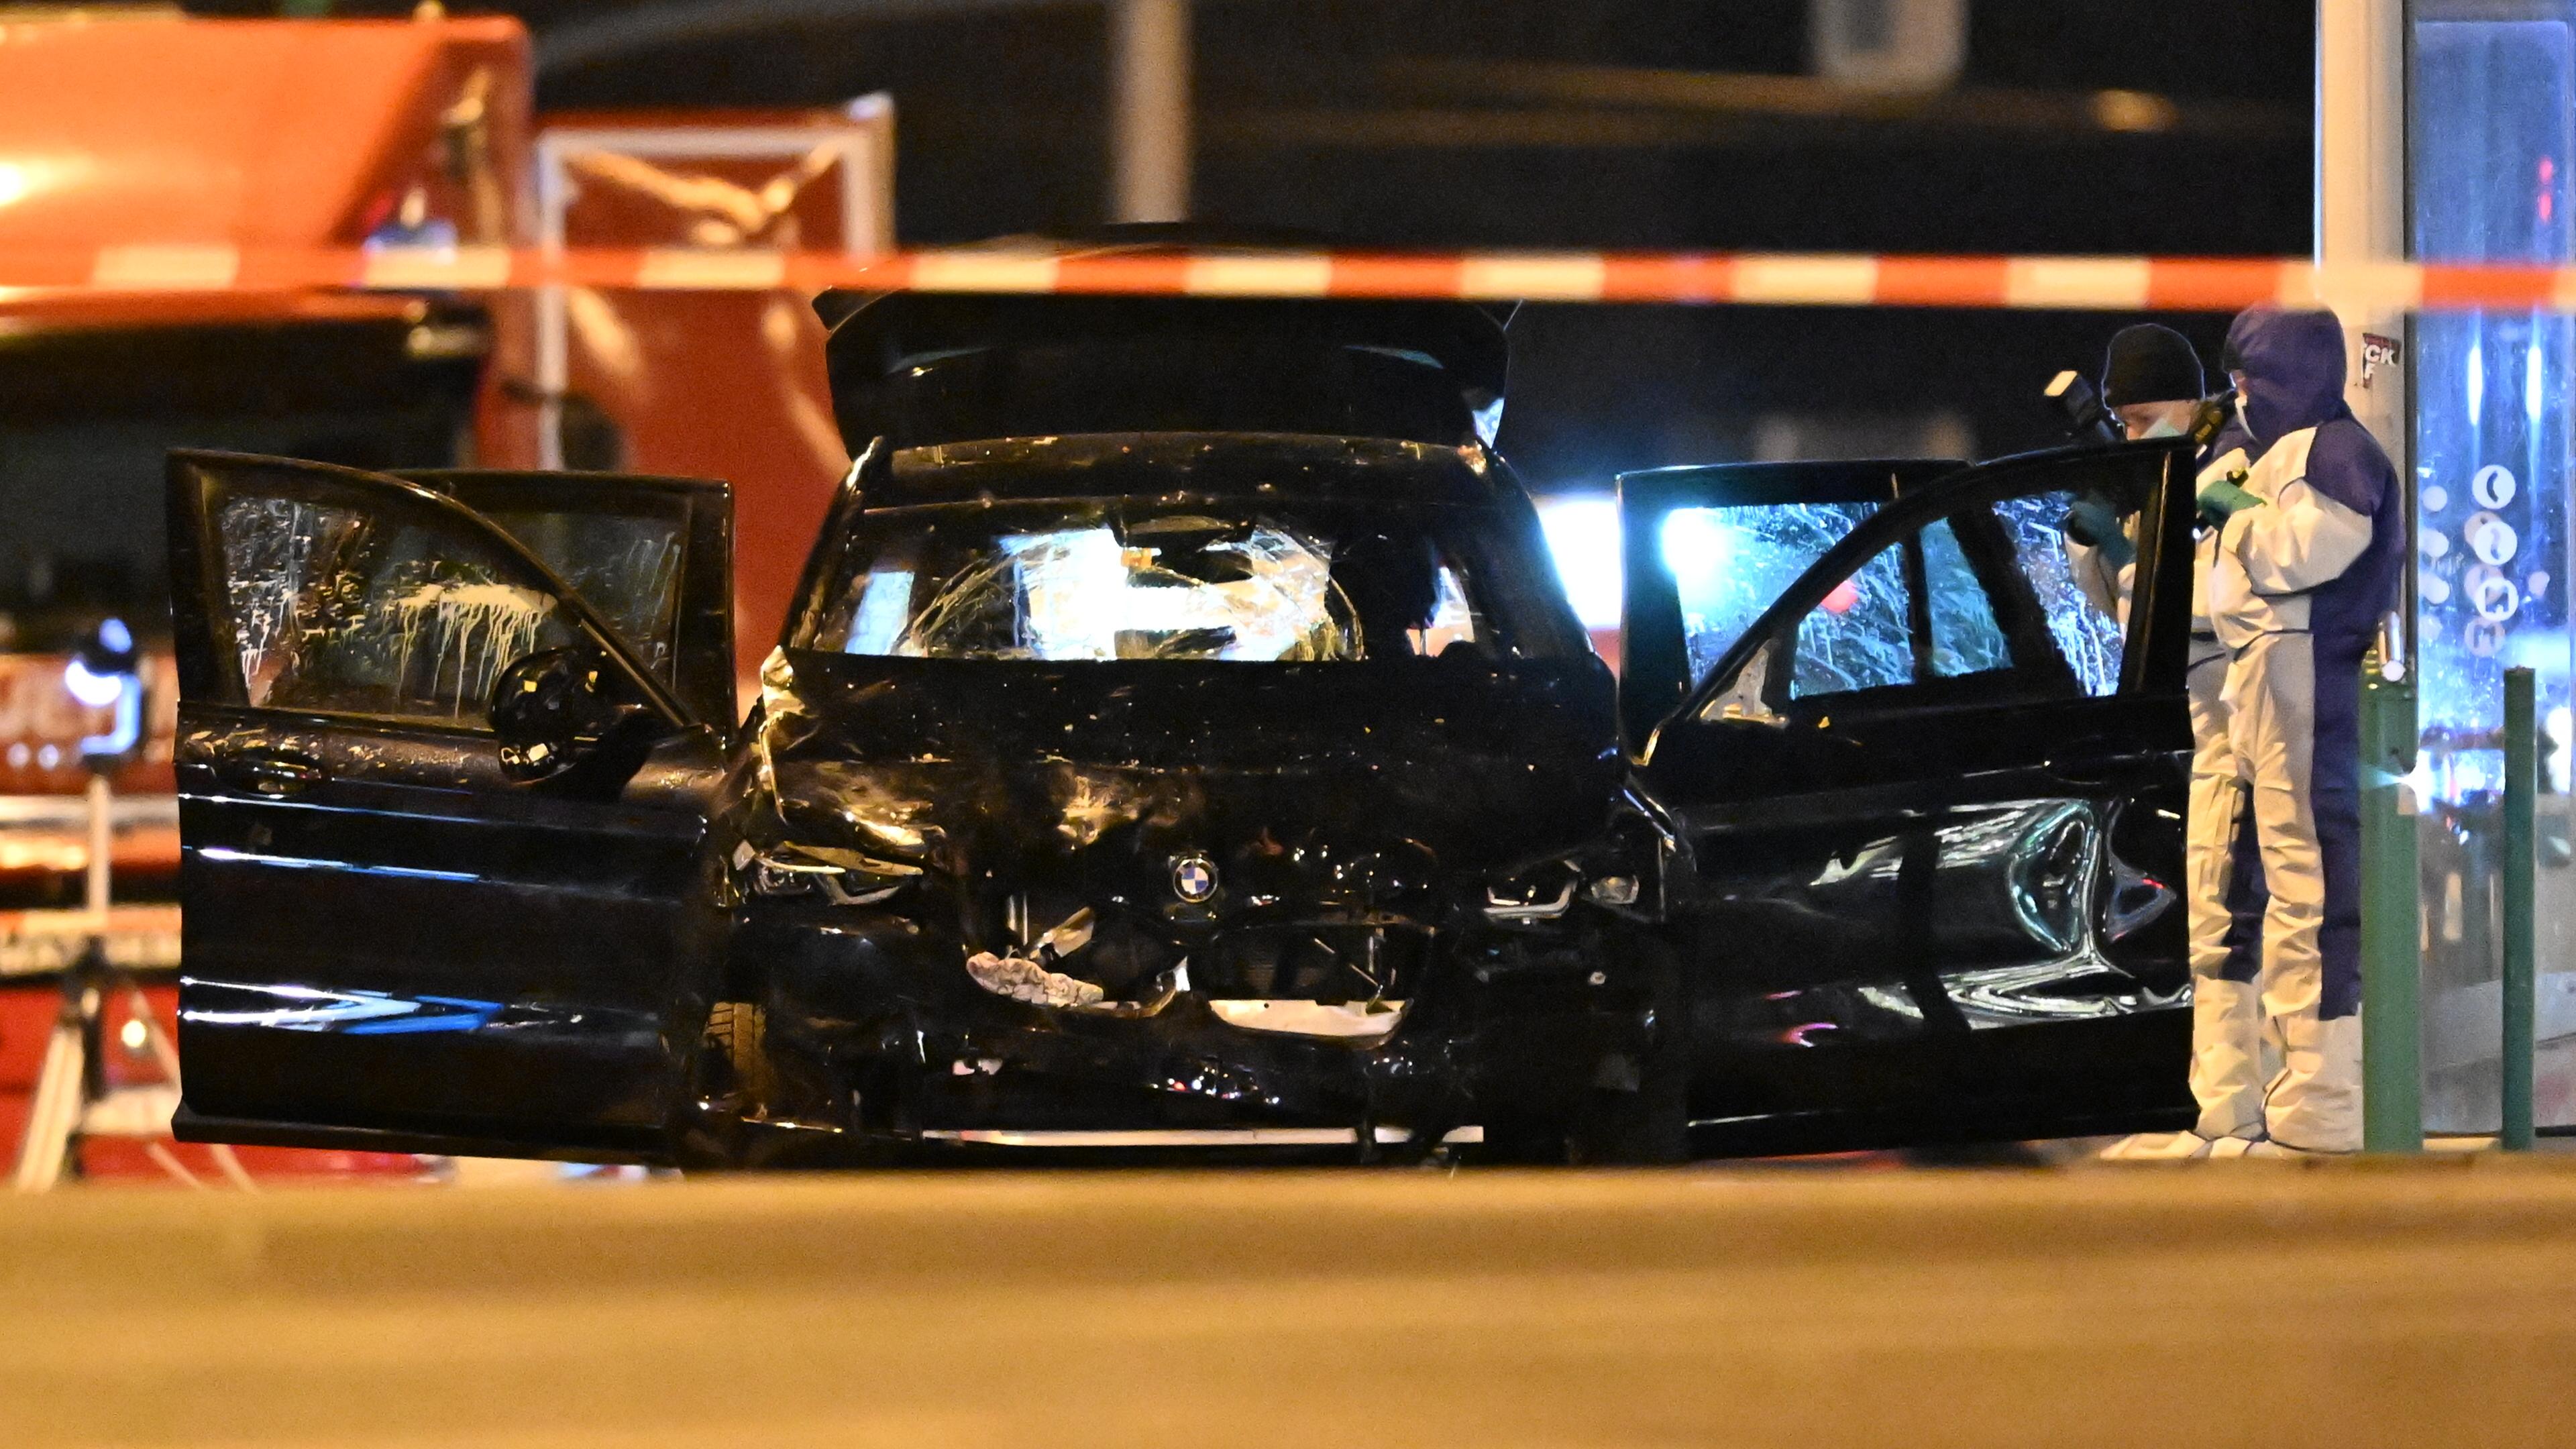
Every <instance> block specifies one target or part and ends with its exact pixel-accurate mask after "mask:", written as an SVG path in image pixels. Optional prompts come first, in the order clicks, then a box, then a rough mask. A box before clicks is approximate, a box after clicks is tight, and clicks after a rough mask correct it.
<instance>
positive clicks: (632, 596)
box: [481, 495, 689, 684]
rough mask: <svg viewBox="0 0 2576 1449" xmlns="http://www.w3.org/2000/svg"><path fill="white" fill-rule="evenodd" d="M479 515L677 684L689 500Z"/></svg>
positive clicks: (653, 499) (651, 666)
mask: <svg viewBox="0 0 2576 1449" xmlns="http://www.w3.org/2000/svg"><path fill="white" fill-rule="evenodd" d="M481 512H482V513H483V516H484V517H486V518H488V519H490V520H492V522H493V523H494V524H495V525H497V526H498V527H499V528H500V529H501V531H502V532H504V533H507V534H508V535H510V536H511V537H512V538H515V539H517V540H518V541H519V544H520V546H521V547H524V548H525V549H527V551H528V552H530V553H532V554H535V555H536V556H537V557H538V558H540V559H542V560H544V561H545V565H546V567H548V568H550V569H553V570H554V571H555V573H556V575H557V576H558V577H560V578H561V579H562V580H563V581H564V582H565V583H567V584H570V585H571V586H572V588H573V591H574V592H575V593H578V594H580V595H581V596H582V597H583V598H584V599H587V600H589V601H590V606H591V607H592V608H594V609H596V610H598V611H599V614H600V617H601V618H603V619H605V620H607V621H608V623H609V625H610V626H611V627H613V628H614V629H616V630H617V632H618V634H619V636H620V637H622V638H624V639H625V640H626V641H627V642H628V643H630V644H632V645H634V646H635V652H636V653H637V654H638V655H639V656H641V658H642V661H643V664H644V667H645V668H647V669H650V670H652V671H653V673H654V674H655V676H657V677H659V678H660V679H662V680H664V681H665V682H667V683H674V684H676V683H677V682H678V681H677V679H676V676H675V673H674V668H673V664H674V659H675V656H676V654H677V652H678V645H679V640H678V634H679V613H680V577H681V573H680V564H681V556H682V552H683V550H684V549H685V547H686V539H687V536H688V535H687V529H688V523H689V514H688V504H687V503H686V501H685V500H682V499H679V498H671V497H654V496H650V495H647V496H643V497H637V498H633V499H628V500H623V501H622V507H621V508H620V510H619V511H616V512H607V511H593V512H583V513H570V512H561V511H554V510H536V509H508V508H491V509H484V510H481Z"/></svg>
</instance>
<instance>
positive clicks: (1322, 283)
mask: <svg viewBox="0 0 2576 1449" xmlns="http://www.w3.org/2000/svg"><path fill="white" fill-rule="evenodd" d="M550 285H563V286H575V287H602V288H635V289H640V290H646V291H771V290H776V289H782V288H784V289H794V290H804V291H813V290H820V289H822V288H825V287H849V288H859V289H867V290H889V291H891V290H908V291H916V292H981V293H1018V294H1047V293H1054V294H1089V295H1107V296H1139V297H1177V296H1194V297H1412V298H1456V299H1464V300H1472V301H1533V302H1666V303H1682V304H1719V303H1734V304H1750V305H1769V306H1825V307H1865V306H1878V307H1980V308H1984V307H2010V308H2040V309H2070V308H2072V309H2091V310H2105V311H2138V310H2160V311H2213V312H2223V311H2233V310H2236V309H2238V308H2242V307H2248V306H2252V305H2254V304H2256V303H2264V302H2273V303H2280V304H2283V305H2287V306H2304V305H2316V304H2325V305H2330V306H2333V307H2336V308H2338V309H2344V310H2349V311H2354V312H2401V311H2532V310H2552V311H2562V312H2566V311H2576V267H2546V266H2522V265H2504V264H2476V265H2454V264H2434V263H2424V264H2419V263H2392V264H2385V265H2368V266H2337V267H2331V268H2320V267H2318V266H2315V265H2313V264H2311V263H2309V262H2305V261H2299V260H2289V259H2276V258H2260V257H2254V258H2241V257H2240V258H2231V257H2109V256H2103V257H2094V256H1901V255H1865V254H1833V253H1794V252H1770V253H1765V252H1706V253H1676V252H1654V253H1647V252H1561V251H1549V252H1542V251H1466V252H1413V253H1400V252H1338V251H1335V252H1327V251H1248V250H1247V251H1237V250H1223V251H1204V252H1178V251H1173V252H1162V251H1151V252H1104V253H1093V254H1084V255H1061V254H1055V253H1047V252H1034V251H1009V250H997V249H990V248H982V247H976V248H955V249H935V250H921V251H908V252H891V253H884V254H878V255H855V254H850V253H844V252H823V251H777V250H765V249H760V248H729V249H721V250H711V249H693V248H681V247H658V248H581V249H573V250H566V251H559V252H553V253H548V252H545V251H541V250H537V249H528V248H521V249H512V248H505V247H474V246H458V247H365V248H354V247H353V248H343V249H314V248H262V247H240V246H230V245H200V244H137V245H126V246H110V247H89V248H56V249H45V248H28V247H5V246H0V298H5V296H6V294H7V292H8V291H10V290H12V289H21V288H26V289H43V290H46V291H53V292H60V291H72V292H89V293H169V292H203V291H233V290H271V289H286V290H294V289H303V288H357V289H372V290H390V291H407V292H417V291H459V292H483V291H500V290H507V289H511V288H525V287H541V286H550Z"/></svg>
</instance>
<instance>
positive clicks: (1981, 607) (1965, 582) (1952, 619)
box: [1922, 518, 2013, 679]
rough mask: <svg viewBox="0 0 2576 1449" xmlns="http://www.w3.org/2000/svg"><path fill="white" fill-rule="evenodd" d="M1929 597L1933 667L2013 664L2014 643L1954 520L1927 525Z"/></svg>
mask: <svg viewBox="0 0 2576 1449" xmlns="http://www.w3.org/2000/svg"><path fill="white" fill-rule="evenodd" d="M1922 539H1923V579H1924V588H1923V592H1924V597H1925V598H1926V599H1927V600H1928V601H1929V603H1930V605H1931V607H1930V610H1929V613H1930V615H1931V618H1930V621H1929V622H1930V624H1931V629H1932V654H1931V659H1930V664H1931V666H1932V668H1931V672H1932V673H1933V674H1935V675H1937V676H1939V677H1941V678H1945V679H1947V678H1955V677H1957V676H1959V675H1964V674H1984V673H1986V672H1988V671H1990V670H1996V669H2010V668H2012V662H2013V661H2012V645H2011V643H2010V642H2008V641H2007V640H2006V639H2005V638H2004V629H2003V625H2002V624H2000V623H1998V622H1996V620H1995V606H1994V601H1993V600H1991V599H1989V598H1987V597H1986V590H1985V585H1984V584H1982V583H1980V582H1979V581H1978V579H1977V572H1976V570H1975V568H1974V567H1972V566H1971V565H1970V564H1969V563H1968V556H1967V554H1966V553H1965V552H1963V551H1962V550H1961V549H1960V547H1959V535H1958V533H1957V532H1956V531H1955V530H1953V529H1952V528H1951V527H1950V520H1948V519H1946V518H1944V519H1940V520H1938V521H1936V522H1934V523H1933V524H1931V525H1930V526H1928V527H1926V528H1925V529H1924V530H1923V534H1922Z"/></svg>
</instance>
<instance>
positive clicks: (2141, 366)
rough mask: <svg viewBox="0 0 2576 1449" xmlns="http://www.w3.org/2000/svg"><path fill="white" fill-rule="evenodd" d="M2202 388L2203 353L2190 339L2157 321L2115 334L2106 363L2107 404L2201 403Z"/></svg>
mask: <svg viewBox="0 0 2576 1449" xmlns="http://www.w3.org/2000/svg"><path fill="white" fill-rule="evenodd" d="M2201 391H2202V388H2201V379H2200V354H2199V353H2198V352H2195V351H2193V350H2192V346H2191V339H2190V338H2188V337H2185V336H2183V335H2182V334H2181V333H2179V332H2176V331H2175V330H2173V329H2172V328H2170V327H2159V326H2157V325H2156V324H2155V323H2153V322H2141V323H2138V324H2137V325H2136V326H2134V327H2123V328H2121V329H2120V330H2119V331H2118V332H2116V333H2113V334H2112V336H2111V355H2110V356H2109V357H2107V358H2105V359H2103V362H2102V402H2103V405H2104V406H2106V407H2115V408H2116V407H2126V406H2128V405H2129V404H2130V403H2150V402H2198V401H2199V400H2200V397H2201Z"/></svg>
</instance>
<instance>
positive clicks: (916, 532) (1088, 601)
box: [812, 496, 1583, 663]
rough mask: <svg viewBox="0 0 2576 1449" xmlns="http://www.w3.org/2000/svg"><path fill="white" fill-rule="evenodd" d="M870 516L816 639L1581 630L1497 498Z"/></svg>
mask: <svg viewBox="0 0 2576 1449" xmlns="http://www.w3.org/2000/svg"><path fill="white" fill-rule="evenodd" d="M859 529H860V533H859V536H858V538H857V539H855V540H854V544H855V546H854V547H853V548H852V550H851V551H850V558H851V562H850V564H849V565H848V566H847V571H846V572H845V574H844V576H843V578H842V580H841V581H840V583H839V586H838V588H837V591H836V594H835V596H834V604H833V607H832V609H831V610H830V611H829V613H828V616H827V620H826V622H825V624H824V627H823V631H822V633H823V637H821V638H817V639H815V640H813V641H812V643H813V646H814V647H817V648H837V649H839V650H841V651H843V652H845V653H850V654H873V655H893V656H897V657H904V658H926V659H1018V660H1047V661H1075V660H1091V661H1104V660H1140V659H1160V660H1190V661H1200V662H1207V661H1231V662H1242V663H1302V662H1338V661H1357V660H1371V659H1388V658H1427V657H1437V656H1446V655H1455V654H1462V653H1463V654H1470V655H1476V656H1481V657H1486V658H1502V657H1531V656H1547V657H1554V656H1557V655H1560V654H1564V653H1568V652H1571V650H1573V649H1579V648H1581V647H1583V646H1582V644H1581V642H1580V640H1579V637H1573V636H1572V630H1571V628H1570V625H1569V624H1568V623H1567V622H1566V621H1564V620H1562V619H1560V618H1559V617H1558V616H1559V615H1561V614H1562V613H1563V607H1562V604H1561V601H1560V602H1558V603H1556V605H1555V606H1554V608H1553V610H1551V608H1550V606H1549V602H1548V600H1547V599H1546V597H1545V596H1544V595H1543V594H1540V593H1538V592H1536V590H1537V589H1539V588H1544V587H1547V586H1548V585H1549V583H1550V576H1549V575H1548V574H1547V572H1546V570H1545V563H1544V560H1539V559H1524V558H1520V557H1519V554H1520V552H1521V551H1520V550H1518V549H1516V548H1513V547H1512V546H1511V541H1510V540H1509V539H1508V538H1506V537H1503V536H1502V534H1501V530H1500V529H1499V528H1497V527H1496V526H1495V524H1494V521H1493V520H1492V518H1491V517H1490V515H1489V514H1488V513H1487V511H1485V510H1481V509H1474V508H1463V507H1445V506H1436V505H1426V506H1412V507H1406V506H1390V505H1381V504H1359V503H1339V502H1325V501H1320V500H1311V501H1305V502H1293V503H1292V502H1285V501H1282V502H1272V501H1269V500H1264V499H1258V498H1200V499H1188V498H1175V497H1171V496H1164V497H1156V498H1088V499H1056V500H1039V501H1033V502H1024V503H1012V504H1006V505H984V504H972V505H931V506H922V507H910V508H898V509H889V510H886V511H884V512H881V513H878V514H874V515H870V516H868V517H867V518H865V519H864V520H863V521H862V522H861V523H860V525H859ZM1515 565H1516V566H1515Z"/></svg>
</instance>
